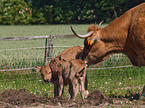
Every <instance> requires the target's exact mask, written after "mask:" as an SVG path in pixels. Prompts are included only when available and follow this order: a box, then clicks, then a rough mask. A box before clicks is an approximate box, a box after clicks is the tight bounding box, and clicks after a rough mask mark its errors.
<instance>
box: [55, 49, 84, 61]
mask: <svg viewBox="0 0 145 108" xmlns="http://www.w3.org/2000/svg"><path fill="white" fill-rule="evenodd" d="M82 50H83V48H82V47H80V46H74V47H71V48H67V49H66V50H64V51H63V52H62V53H61V54H59V55H58V56H57V57H56V58H59V60H63V61H70V60H72V59H78V58H79V57H80V53H81V52H82Z"/></svg>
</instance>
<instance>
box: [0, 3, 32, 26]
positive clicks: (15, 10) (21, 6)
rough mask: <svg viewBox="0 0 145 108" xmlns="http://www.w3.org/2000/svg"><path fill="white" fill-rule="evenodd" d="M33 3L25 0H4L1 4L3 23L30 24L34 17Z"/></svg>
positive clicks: (0, 15) (1, 19)
mask: <svg viewBox="0 0 145 108" xmlns="http://www.w3.org/2000/svg"><path fill="white" fill-rule="evenodd" d="M31 12H32V9H31V4H30V3H26V2H24V1H23V0H2V1H1V6H0V23H1V24H29V23H30V22H31V19H32V13H31Z"/></svg>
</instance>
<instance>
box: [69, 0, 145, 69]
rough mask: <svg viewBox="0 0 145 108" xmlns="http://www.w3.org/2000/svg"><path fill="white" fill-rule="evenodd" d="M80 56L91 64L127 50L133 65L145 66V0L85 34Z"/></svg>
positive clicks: (126, 52)
mask: <svg viewBox="0 0 145 108" xmlns="http://www.w3.org/2000/svg"><path fill="white" fill-rule="evenodd" d="M71 29H72V31H73V33H74V34H75V35H76V36H78V37H79V38H85V40H84V49H83V52H82V55H81V59H82V60H84V61H85V62H86V63H88V65H91V64H95V63H98V62H100V61H102V60H104V59H106V58H107V57H108V56H109V55H111V54H114V53H124V54H126V55H127V56H128V58H129V59H130V61H131V63H132V64H133V65H134V66H145V3H142V4H140V5H138V6H136V7H134V8H132V9H130V10H128V11H127V12H126V13H124V14H123V15H121V16H120V17H119V18H117V19H115V20H114V21H112V22H111V23H110V24H109V25H108V26H106V27H105V28H103V29H101V28H99V29H98V28H97V29H96V30H95V31H94V30H93V31H90V30H89V32H88V33H87V34H86V35H80V34H78V33H76V32H75V31H74V30H73V28H72V27H71Z"/></svg>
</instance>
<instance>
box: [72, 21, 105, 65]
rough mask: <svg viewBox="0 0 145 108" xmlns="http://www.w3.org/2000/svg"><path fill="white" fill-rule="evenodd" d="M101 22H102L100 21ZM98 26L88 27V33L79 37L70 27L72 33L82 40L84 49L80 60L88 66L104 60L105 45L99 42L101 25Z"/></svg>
mask: <svg viewBox="0 0 145 108" xmlns="http://www.w3.org/2000/svg"><path fill="white" fill-rule="evenodd" d="M102 22H103V21H102ZM102 22H100V24H99V26H95V25H92V27H89V29H88V33H87V34H85V35H80V34H78V33H76V32H75V31H74V29H73V28H72V27H71V30H72V32H73V33H74V34H75V35H76V36H77V37H79V38H83V39H85V40H84V49H83V51H82V55H81V59H82V60H84V61H85V62H86V63H87V64H88V65H91V64H95V63H98V62H100V61H102V60H103V59H105V58H106V56H105V47H106V46H105V44H104V42H103V41H102V40H101V37H100V35H101V28H100V26H101V24H102Z"/></svg>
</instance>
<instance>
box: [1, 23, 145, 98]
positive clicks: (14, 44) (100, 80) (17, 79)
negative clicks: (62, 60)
mask: <svg viewBox="0 0 145 108" xmlns="http://www.w3.org/2000/svg"><path fill="white" fill-rule="evenodd" d="M88 26H90V25H73V27H74V29H75V30H76V31H77V32H78V33H80V34H84V33H86V31H87V27H88ZM104 26H106V25H103V26H102V27H104ZM0 30H1V31H0V38H6V37H24V36H41V35H51V34H52V35H57V34H61V35H67V34H72V32H71V30H70V25H34V26H30V25H29V26H0ZM44 44H45V39H39V40H38V39H35V40H22V41H0V49H16V48H30V47H44ZM65 45H66V46H79V45H83V40H82V39H78V38H61V39H60V38H56V39H55V40H54V46H65ZM65 49H66V48H54V49H53V57H55V56H57V55H58V54H59V53H61V52H62V51H63V50H65ZM43 59H44V49H43V48H42V49H27V50H0V70H2V69H13V68H28V67H33V66H34V65H39V66H41V65H42V64H43V61H44V60H43ZM124 65H130V62H129V60H128V59H127V57H126V56H124V55H123V56H122V55H112V56H110V57H109V58H108V59H106V60H105V61H104V62H102V63H100V65H99V66H97V67H108V66H109V67H112V66H124ZM0 74H1V75H0V92H2V91H4V90H5V89H14V88H15V89H19V88H26V89H27V90H28V91H29V92H32V93H34V94H41V95H43V96H53V85H52V84H44V83H43V81H42V79H41V77H40V73H36V72H34V71H33V70H25V71H12V72H0ZM87 76H88V80H89V92H90V91H92V90H94V89H96V88H97V89H99V90H101V91H102V92H103V93H105V94H106V95H108V96H110V97H119V96H121V97H128V98H135V97H134V96H136V95H140V93H141V91H142V88H143V86H144V82H145V68H144V67H142V68H137V67H127V68H119V69H101V70H87ZM65 91H67V88H66V90H65ZM67 93H68V92H65V96H66V95H67Z"/></svg>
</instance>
